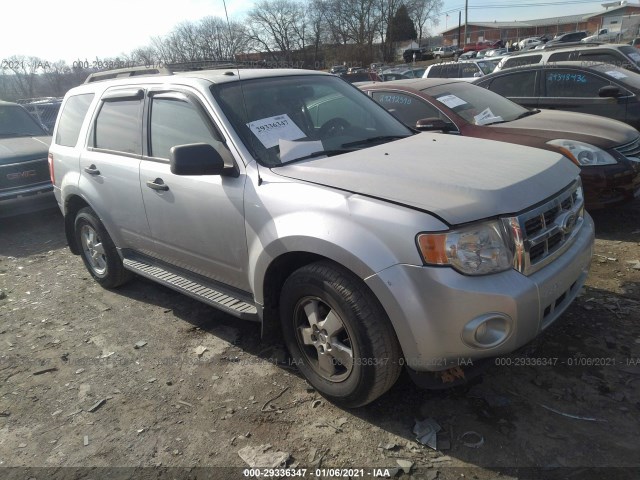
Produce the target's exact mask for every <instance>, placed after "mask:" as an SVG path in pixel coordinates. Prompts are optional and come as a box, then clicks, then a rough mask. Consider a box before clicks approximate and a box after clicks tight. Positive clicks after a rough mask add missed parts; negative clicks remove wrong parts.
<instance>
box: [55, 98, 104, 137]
mask: <svg viewBox="0 0 640 480" xmlns="http://www.w3.org/2000/svg"><path fill="white" fill-rule="evenodd" d="M93 97H94V94H93V93H85V94H82V95H74V96H72V97H69V98H68V99H67V103H66V104H65V106H64V109H63V110H62V114H61V115H60V121H59V122H58V131H57V132H56V138H55V143H56V144H57V145H62V146H64V147H75V146H76V144H77V143H78V136H79V135H80V128H81V127H82V122H83V121H84V117H85V115H86V114H87V111H88V110H89V105H91V102H92V101H93Z"/></svg>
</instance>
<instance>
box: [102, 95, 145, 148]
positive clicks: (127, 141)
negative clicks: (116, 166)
mask: <svg viewBox="0 0 640 480" xmlns="http://www.w3.org/2000/svg"><path fill="white" fill-rule="evenodd" d="M141 118H142V100H119V101H110V102H104V103H103V104H102V108H101V109H100V113H99V114H98V118H97V119H96V122H95V126H94V137H93V138H94V146H95V147H96V148H104V149H106V150H115V151H118V152H125V153H134V154H138V155H140V154H141V153H142V148H141V147H142V128H141Z"/></svg>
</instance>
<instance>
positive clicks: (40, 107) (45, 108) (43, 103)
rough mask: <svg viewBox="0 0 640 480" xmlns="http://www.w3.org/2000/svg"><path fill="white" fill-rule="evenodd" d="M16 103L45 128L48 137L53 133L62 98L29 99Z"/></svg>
mask: <svg viewBox="0 0 640 480" xmlns="http://www.w3.org/2000/svg"><path fill="white" fill-rule="evenodd" d="M16 103H18V104H20V105H22V106H23V107H24V108H25V109H26V110H27V112H29V113H30V114H31V115H32V116H33V117H34V118H35V119H36V120H37V121H38V122H39V123H40V124H41V125H42V126H43V127H44V128H45V130H46V131H47V133H49V135H50V134H51V132H53V126H54V125H55V124H56V118H58V112H59V111H60V105H61V104H62V98H56V97H44V98H29V99H23V100H18V101H17V102H16Z"/></svg>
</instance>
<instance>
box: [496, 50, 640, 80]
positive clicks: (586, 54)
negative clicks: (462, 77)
mask: <svg viewBox="0 0 640 480" xmlns="http://www.w3.org/2000/svg"><path fill="white" fill-rule="evenodd" d="M570 60H576V61H577V60H581V61H583V62H584V63H585V64H591V63H608V64H610V65H616V66H618V67H622V68H625V69H627V70H631V71H633V72H636V73H640V52H638V50H637V49H635V48H633V47H632V46H630V45H626V44H621V45H613V44H607V45H605V44H600V43H594V44H590V45H583V44H581V43H577V44H574V45H571V46H569V47H566V48H565V47H564V46H563V45H556V47H554V48H549V49H545V50H533V51H530V52H521V53H518V52H516V53H514V54H512V55H511V56H509V57H508V58H505V59H504V60H503V61H501V62H500V63H499V64H498V66H497V67H496V71H498V70H502V69H505V68H512V67H522V66H525V65H531V64H536V63H552V64H553V63H556V62H562V61H570Z"/></svg>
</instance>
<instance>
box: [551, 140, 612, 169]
mask: <svg viewBox="0 0 640 480" xmlns="http://www.w3.org/2000/svg"><path fill="white" fill-rule="evenodd" d="M547 145H551V146H553V147H555V148H557V149H558V150H560V151H561V152H562V153H563V154H564V155H566V156H567V157H569V158H570V159H571V161H572V162H573V163H575V164H576V165H578V166H579V167H585V166H591V165H614V164H616V163H618V161H617V160H616V159H615V158H613V157H612V156H611V154H609V153H607V152H605V151H604V150H602V149H601V148H598V147H596V146H594V145H590V144H588V143H584V142H578V141H576V140H565V139H561V138H560V139H557V140H551V141H550V142H547Z"/></svg>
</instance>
